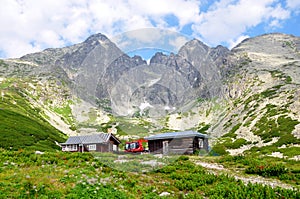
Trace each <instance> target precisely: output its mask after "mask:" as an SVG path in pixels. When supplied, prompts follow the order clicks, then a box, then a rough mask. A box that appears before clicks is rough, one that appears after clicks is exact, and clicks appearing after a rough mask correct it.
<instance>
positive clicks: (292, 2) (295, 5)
mask: <svg viewBox="0 0 300 199" xmlns="http://www.w3.org/2000/svg"><path fill="white" fill-rule="evenodd" d="M287 7H289V8H291V9H294V10H297V9H298V10H299V9H300V1H299V0H287Z"/></svg>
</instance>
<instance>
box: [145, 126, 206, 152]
mask: <svg viewBox="0 0 300 199" xmlns="http://www.w3.org/2000/svg"><path fill="white" fill-rule="evenodd" d="M145 139H146V140H148V147H149V151H150V153H154V154H159V153H160V154H193V153H194V152H196V150H200V149H204V150H206V151H208V136H207V135H205V134H202V133H198V132H195V131H182V132H168V133H162V134H157V135H153V136H150V137H147V138H145Z"/></svg>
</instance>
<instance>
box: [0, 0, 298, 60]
mask: <svg viewBox="0 0 300 199" xmlns="http://www.w3.org/2000/svg"><path fill="white" fill-rule="evenodd" d="M201 2H203V1H200V0H114V1H107V0H69V1H61V0H44V1H40V0H26V1H21V0H2V2H1V7H0V27H1V31H0V56H2V57H19V56H22V55H24V54H26V53H30V52H35V51H40V50H43V49H44V48H49V47H62V46H65V45H70V44H73V43H78V42H81V41H83V40H84V39H86V38H87V37H88V36H90V34H94V33H99V32H100V33H103V34H105V35H106V36H108V37H109V38H112V37H114V36H115V35H118V34H120V33H124V32H127V31H132V30H135V29H142V28H151V27H156V28H160V29H167V30H169V31H175V32H178V31H181V30H182V28H183V27H185V26H186V25H189V26H191V27H192V30H193V31H194V36H196V37H198V38H201V39H203V40H204V41H203V42H205V43H208V44H209V45H212V44H213V45H217V44H220V43H221V42H223V43H224V42H225V43H227V44H229V45H231V43H232V41H236V40H238V38H239V37H240V36H243V35H244V34H246V32H247V30H248V29H251V28H253V27H256V26H257V25H258V24H261V23H266V24H269V26H270V27H274V28H276V27H279V26H280V25H281V24H282V21H283V20H286V19H288V18H289V17H290V11H288V10H284V9H283V8H282V7H281V5H280V1H278V0H253V1H249V0H220V1H214V2H213V3H212V5H211V6H210V7H209V8H208V9H207V11H206V12H204V13H203V12H201ZM208 2H210V1H207V3H208ZM210 3H211V2H210ZM287 7H288V8H289V9H299V7H300V3H299V1H298V0H287ZM167 18H172V19H175V20H176V21H173V22H172V23H170V21H169V20H167ZM174 24H175V25H174ZM155 36H156V35H155V34H153V35H149V34H148V35H147V34H145V35H139V37H140V39H143V40H144V41H145V40H147V39H148V40H153V39H155V38H154V37H155ZM169 40H170V43H169V45H172V46H173V47H178V46H179V45H180V44H181V43H183V42H184V41H183V40H182V38H176V37H174V38H171V39H169ZM127 43H128V42H127ZM123 44H124V43H123ZM124 45H125V44H124ZM163 48H165V47H163Z"/></svg>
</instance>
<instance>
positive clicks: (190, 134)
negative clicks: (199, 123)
mask: <svg viewBox="0 0 300 199" xmlns="http://www.w3.org/2000/svg"><path fill="white" fill-rule="evenodd" d="M186 137H199V138H208V135H205V134H202V133H199V132H196V131H179V132H167V133H161V134H157V135H152V136H149V137H146V138H145V139H146V140H162V139H174V138H186Z"/></svg>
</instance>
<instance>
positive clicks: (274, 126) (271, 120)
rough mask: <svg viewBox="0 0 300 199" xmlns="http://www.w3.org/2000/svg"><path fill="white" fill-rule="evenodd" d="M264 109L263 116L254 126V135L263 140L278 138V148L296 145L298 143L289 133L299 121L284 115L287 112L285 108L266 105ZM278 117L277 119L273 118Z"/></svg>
mask: <svg viewBox="0 0 300 199" xmlns="http://www.w3.org/2000/svg"><path fill="white" fill-rule="evenodd" d="M265 109H266V113H265V115H264V116H263V117H262V118H261V119H260V120H259V121H257V123H256V124H255V129H254V131H253V132H254V134H255V135H259V136H261V138H262V139H264V140H265V139H270V138H273V137H280V139H279V141H278V143H277V145H280V146H281V145H283V144H290V143H298V142H299V141H297V140H296V138H295V137H293V136H292V134H291V133H292V131H293V130H294V129H295V126H296V125H297V124H299V121H297V120H293V119H291V118H290V117H289V116H287V115H285V113H286V112H287V110H286V109H285V108H281V107H277V106H275V105H272V104H268V105H267V106H266V107H265ZM278 115H279V117H277V118H276V117H274V116H278ZM291 136H292V137H291ZM290 137H291V138H290Z"/></svg>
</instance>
